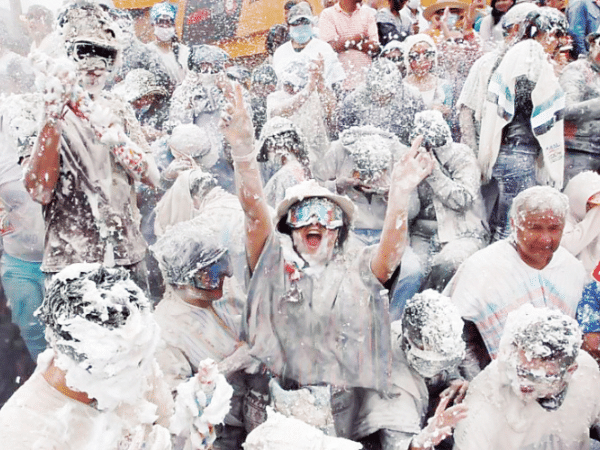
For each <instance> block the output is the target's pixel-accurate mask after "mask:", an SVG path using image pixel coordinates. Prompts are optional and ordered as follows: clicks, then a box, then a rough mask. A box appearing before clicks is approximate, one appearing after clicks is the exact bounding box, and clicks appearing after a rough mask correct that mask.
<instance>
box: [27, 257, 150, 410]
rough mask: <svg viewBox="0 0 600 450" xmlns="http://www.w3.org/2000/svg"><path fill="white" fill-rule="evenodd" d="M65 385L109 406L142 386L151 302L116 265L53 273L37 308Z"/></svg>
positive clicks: (137, 395) (137, 394)
mask: <svg viewBox="0 0 600 450" xmlns="http://www.w3.org/2000/svg"><path fill="white" fill-rule="evenodd" d="M37 315H38V316H39V318H40V320H41V321H42V322H44V323H45V324H46V340H47V341H48V342H49V343H50V346H51V347H52V348H53V349H54V351H55V364H56V365H57V366H58V367H60V368H61V369H63V370H65V371H66V372H67V375H66V381H67V385H68V386H69V387H70V388H73V389H75V390H79V391H81V392H85V393H87V394H88V396H89V397H90V398H94V399H96V400H97V401H98V407H99V408H100V409H113V408H115V407H117V406H118V405H119V403H120V402H121V401H123V402H126V403H132V404H133V403H136V402H138V401H140V399H141V398H142V395H143V392H144V391H145V389H146V388H147V385H146V382H145V380H146V377H147V376H148V374H149V373H150V371H151V370H152V366H153V364H154V358H153V355H154V351H155V349H156V345H157V342H158V338H159V329H158V325H157V324H156V322H155V321H154V318H153V316H152V307H151V304H150V302H149V301H148V299H147V298H146V296H145V295H144V293H143V292H142V290H141V289H140V288H139V287H138V286H137V285H136V284H135V283H134V282H133V281H132V280H131V278H130V277H129V273H128V272H127V271H126V270H125V269H122V268H106V267H103V266H101V265H99V264H74V265H71V266H69V267H67V268H65V269H63V270H62V271H60V272H59V273H58V274H56V275H55V276H54V277H53V278H52V281H51V283H50V285H49V287H48V289H47V291H46V295H45V298H44V302H43V303H42V306H40V308H39V309H38V311H37Z"/></svg>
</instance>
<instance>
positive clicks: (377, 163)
mask: <svg viewBox="0 0 600 450" xmlns="http://www.w3.org/2000/svg"><path fill="white" fill-rule="evenodd" d="M339 143H341V144H342V145H343V146H344V149H345V150H346V151H347V152H348V154H349V155H350V157H351V158H352V161H353V163H354V171H355V173H356V174H358V176H359V177H360V179H361V181H363V182H364V183H367V184H373V183H377V182H378V181H380V180H383V177H384V175H386V174H387V172H388V170H389V169H391V167H392V162H393V159H394V156H395V155H398V154H399V153H400V151H401V150H402V146H401V144H400V141H399V140H398V138H397V137H396V136H395V135H394V134H392V133H389V132H387V131H385V130H381V129H379V128H376V127H373V126H370V125H367V126H362V127H352V128H349V129H347V130H345V131H344V132H342V133H341V134H340V139H339Z"/></svg>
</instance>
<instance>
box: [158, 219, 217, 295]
mask: <svg viewBox="0 0 600 450" xmlns="http://www.w3.org/2000/svg"><path fill="white" fill-rule="evenodd" d="M150 250H151V251H152V253H153V254H154V256H155V258H156V260H157V261H158V264H159V265H160V268H161V270H162V272H163V275H164V277H165V279H166V281H167V283H169V284H172V285H176V286H185V285H192V283H193V278H194V276H195V275H196V273H197V272H198V271H199V270H202V269H204V268H205V267H208V266H210V265H211V264H213V263H214V262H216V261H217V260H219V258H221V257H222V256H223V255H225V253H227V248H226V247H225V246H224V245H221V243H220V242H219V239H218V237H217V236H215V235H214V234H212V233H208V234H207V233H204V232H202V230H199V229H198V228H197V227H196V226H194V223H193V222H191V221H188V222H180V223H178V224H175V225H173V226H172V227H170V228H168V229H167V232H166V233H165V234H163V235H162V236H161V237H160V239H159V240H158V241H157V242H156V243H155V244H154V245H153V246H152V247H150Z"/></svg>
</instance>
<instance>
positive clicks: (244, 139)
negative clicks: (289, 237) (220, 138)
mask: <svg viewBox="0 0 600 450" xmlns="http://www.w3.org/2000/svg"><path fill="white" fill-rule="evenodd" d="M224 92H225V97H226V99H227V101H228V103H227V106H226V107H225V108H224V113H223V115H222V117H221V123H220V126H221V132H222V133H223V135H224V136H225V138H226V139H227V142H229V145H230V146H231V155H232V157H233V165H234V169H235V184H236V188H237V194H238V198H239V200H240V203H241V205H242V208H243V210H244V213H245V215H246V257H247V259H248V266H249V268H250V271H254V268H255V267H256V264H257V263H258V258H259V257H260V254H261V253H262V250H263V247H264V245H265V242H266V241H267V238H268V237H269V236H270V234H271V233H272V232H273V225H272V223H271V216H270V214H269V209H268V206H267V202H266V200H265V196H264V193H263V186H262V180H261V177H260V171H259V168H258V162H257V161H256V151H255V150H254V130H253V127H252V119H251V117H250V115H249V114H248V111H247V109H246V108H245V107H244V100H243V95H242V88H241V87H240V85H239V84H237V83H235V84H234V85H233V86H232V85H231V84H229V83H227V84H226V85H225V87H224Z"/></svg>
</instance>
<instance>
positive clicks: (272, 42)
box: [265, 24, 289, 55]
mask: <svg viewBox="0 0 600 450" xmlns="http://www.w3.org/2000/svg"><path fill="white" fill-rule="evenodd" d="M287 41H289V35H288V29H287V27H286V26H285V25H282V24H277V25H273V26H272V27H271V29H270V30H269V33H268V34H267V40H266V42H265V49H266V50H267V53H268V54H269V55H272V54H273V53H275V50H277V49H278V48H279V47H280V46H281V45H282V44H285V43H286V42H287Z"/></svg>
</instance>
